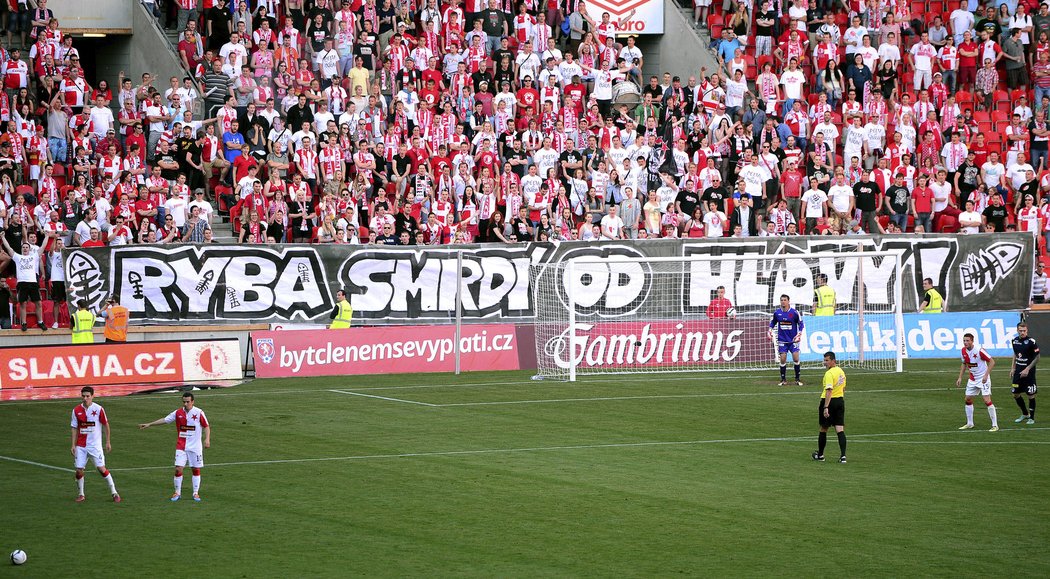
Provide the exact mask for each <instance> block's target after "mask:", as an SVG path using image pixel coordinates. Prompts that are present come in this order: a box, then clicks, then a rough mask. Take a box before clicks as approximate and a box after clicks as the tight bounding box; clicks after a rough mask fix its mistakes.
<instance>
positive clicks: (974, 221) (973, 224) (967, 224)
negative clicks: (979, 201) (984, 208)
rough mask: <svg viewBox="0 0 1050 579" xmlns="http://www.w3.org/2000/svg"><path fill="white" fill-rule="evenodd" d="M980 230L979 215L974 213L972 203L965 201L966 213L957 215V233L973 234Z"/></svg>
mask: <svg viewBox="0 0 1050 579" xmlns="http://www.w3.org/2000/svg"><path fill="white" fill-rule="evenodd" d="M980 230H981V214H980V213H977V212H976V211H974V204H973V201H969V200H967V201H966V211H963V212H962V213H960V214H959V233H966V234H973V233H978V232H980Z"/></svg>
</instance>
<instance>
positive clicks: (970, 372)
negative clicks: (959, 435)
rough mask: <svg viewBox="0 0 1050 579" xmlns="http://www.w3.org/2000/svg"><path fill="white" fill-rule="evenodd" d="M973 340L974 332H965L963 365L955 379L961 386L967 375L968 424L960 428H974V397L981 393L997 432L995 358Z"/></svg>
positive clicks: (956, 383) (956, 385) (993, 430)
mask: <svg viewBox="0 0 1050 579" xmlns="http://www.w3.org/2000/svg"><path fill="white" fill-rule="evenodd" d="M973 340H974V335H973V334H971V333H966V334H963V349H962V367H961V368H959V378H958V379H957V380H956V381H955V387H956V388H958V387H959V386H961V385H962V379H963V375H964V374H965V375H967V381H966V424H964V425H962V426H960V427H959V430H969V429H971V428H973V397H974V396H977V395H978V394H980V395H981V396H983V397H984V404H985V406H987V407H988V417H989V418H991V419H992V428H991V429H990V430H991V431H992V432H995V431H997V430H999V421H998V420H996V415H995V405H994V404H992V369H993V368H995V359H994V358H992V357H991V356H989V355H988V352H985V351H984V348H982V347H980V346H977V345H975V344H974V343H973Z"/></svg>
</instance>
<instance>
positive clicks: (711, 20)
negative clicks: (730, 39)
mask: <svg viewBox="0 0 1050 579" xmlns="http://www.w3.org/2000/svg"><path fill="white" fill-rule="evenodd" d="M715 25H717V26H718V28H719V30H721V29H722V28H723V26H722V15H721V14H708V15H707V28H708V29H714V27H715ZM711 38H717V37H716V36H714V35H713V34H712V35H711Z"/></svg>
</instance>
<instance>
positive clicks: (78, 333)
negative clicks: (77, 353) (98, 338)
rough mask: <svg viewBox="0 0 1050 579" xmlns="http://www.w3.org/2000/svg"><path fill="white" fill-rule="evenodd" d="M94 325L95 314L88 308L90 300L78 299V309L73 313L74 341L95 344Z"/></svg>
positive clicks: (75, 342)
mask: <svg viewBox="0 0 1050 579" xmlns="http://www.w3.org/2000/svg"><path fill="white" fill-rule="evenodd" d="M94 327H95V314H93V313H91V311H90V310H88V301H87V300H80V301H78V302H77V311H76V312H74V313H73V334H72V335H73V343H74V344H94V343H95V333H94V332H93V331H92V328H94Z"/></svg>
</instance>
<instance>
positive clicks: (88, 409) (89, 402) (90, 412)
mask: <svg viewBox="0 0 1050 579" xmlns="http://www.w3.org/2000/svg"><path fill="white" fill-rule="evenodd" d="M94 398H95V389H94V388H92V387H91V386H84V387H83V388H81V389H80V399H81V400H82V402H81V403H80V404H77V406H76V408H74V409H73V414H72V418H71V419H70V422H69V427H70V430H71V431H72V432H71V434H72V442H71V445H70V448H69V452H70V453H71V454H72V455H73V467H74V468H75V469H76V479H77V502H78V503H80V502H83V501H84V467H86V466H87V461H88V457H91V460H92V461H94V463H95V468H97V469H98V473H99V474H100V475H102V478H104V479H106V484H108V485H109V492H110V493H111V494H112V495H113V502H115V503H119V502H120V494H119V493H117V485H116V484H115V483H114V482H113V475H111V474H109V471H108V470H106V455H105V453H104V452H102V430H101V429H103V428H104V429H105V431H106V452H109V451H110V450H112V448H113V447H112V446H111V445H110V441H109V419H107V418H106V411H105V410H104V409H103V408H102V407H101V406H99V405H98V404H95V402H94Z"/></svg>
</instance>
